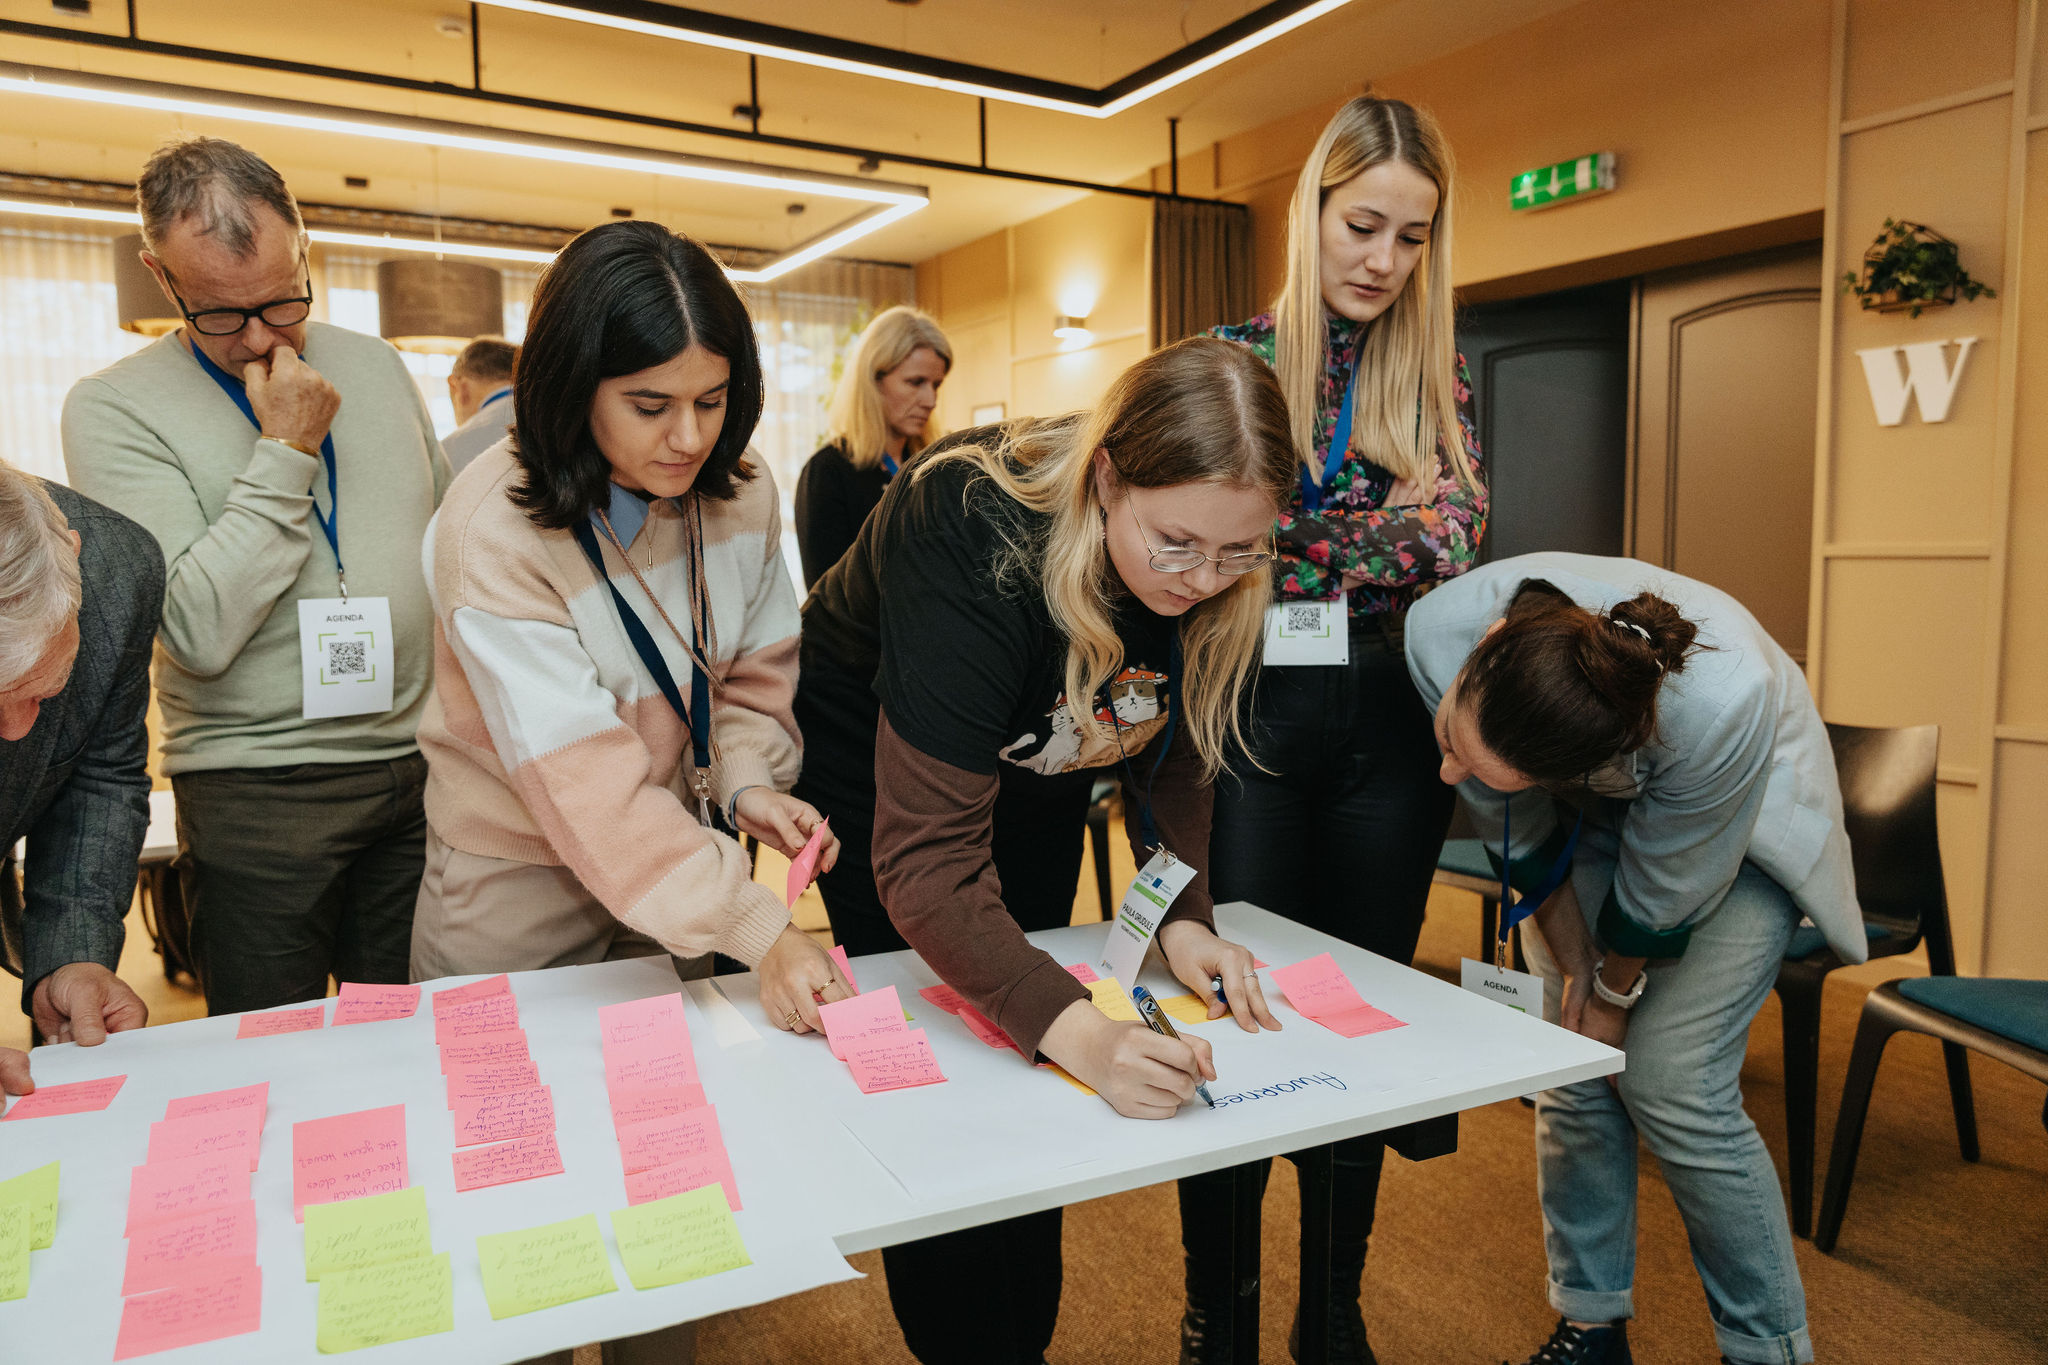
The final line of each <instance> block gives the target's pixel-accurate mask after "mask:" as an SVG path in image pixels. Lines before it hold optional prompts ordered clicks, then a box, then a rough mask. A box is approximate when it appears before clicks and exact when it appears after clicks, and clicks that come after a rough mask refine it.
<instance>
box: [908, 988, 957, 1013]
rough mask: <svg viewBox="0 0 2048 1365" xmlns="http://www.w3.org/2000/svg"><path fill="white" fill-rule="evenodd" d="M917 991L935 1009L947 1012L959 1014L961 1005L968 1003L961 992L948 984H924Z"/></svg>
mask: <svg viewBox="0 0 2048 1365" xmlns="http://www.w3.org/2000/svg"><path fill="white" fill-rule="evenodd" d="M917 993H918V994H919V995H921V996H923V997H924V998H925V999H926V1000H927V1001H929V1002H930V1003H931V1005H932V1007H933V1008H934V1009H940V1010H944V1011H945V1012H946V1013H947V1014H958V1013H959V1012H960V1007H961V1006H962V1005H964V1004H966V1003H967V1002H966V1001H965V1000H964V999H962V998H961V996H960V992H958V991H956V990H954V989H953V988H952V987H951V986H947V985H938V986H924V987H921V988H920V989H919V990H918V992H917Z"/></svg>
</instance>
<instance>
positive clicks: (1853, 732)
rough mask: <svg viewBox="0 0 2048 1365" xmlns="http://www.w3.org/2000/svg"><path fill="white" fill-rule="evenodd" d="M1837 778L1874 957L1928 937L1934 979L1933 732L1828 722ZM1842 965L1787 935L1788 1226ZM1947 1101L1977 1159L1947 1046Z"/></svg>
mask: <svg viewBox="0 0 2048 1365" xmlns="http://www.w3.org/2000/svg"><path fill="white" fill-rule="evenodd" d="M1828 739H1829V740H1830V741H1831V742H1832V744H1833V746H1834V751H1835V769H1836V771H1837V772H1838V773H1839V774H1840V776H1841V783H1842V814H1843V818H1844V822H1845V824H1846V826H1847V828H1848V834H1849V852H1850V856H1851V858H1852V859H1853V861H1854V864H1855V869H1856V898H1857V899H1858V900H1859V901H1860V902H1862V906H1863V932H1864V935H1865V936H1866V937H1867V938H1868V940H1869V942H1870V956H1871V957H1873V958H1880V957H1893V956H1896V955H1898V954H1900V953H1910V952H1912V951H1913V949H1915V948H1917V947H1919V946H1920V944H1921V942H1922V941H1923V940H1924V941H1925V942H1926V944H1927V965H1928V968H1929V970H1930V971H1931V972H1932V974H1933V975H1934V976H1937V977H1953V976H1955V974H1956V954H1955V943H1954V940H1953V939H1952V938H1951V937H1950V936H1949V926H1948V893H1947V890H1946V887H1945V885H1944V883H1943V881H1942V875H1941V842H1940V838H1939V836H1938V834H1937V831H1936V828H1935V818H1934V769H1935V759H1936V755H1937V754H1938V752H1939V750H1940V746H1941V727H1939V726H1936V725H1914V726H1905V727H1900V728H1896V729H1883V728H1869V727H1865V726H1860V725H1834V724H1830V725H1829V726H1828ZM1841 965H1842V960H1841V958H1839V957H1837V956H1836V955H1835V953H1834V950H1833V949H1831V948H1829V947H1828V945H1827V941H1826V940H1825V939H1824V938H1822V937H1821V932H1820V930H1818V929H1815V928H1812V927H1810V926H1806V925H1802V926H1800V927H1799V928H1798V929H1795V930H1794V931H1793V934H1792V942H1791V943H1790V945H1788V946H1787V947H1786V949H1785V960H1784V962H1783V963H1782V964H1781V965H1780V966H1779V968H1778V982H1777V991H1778V1001H1779V1004H1780V1005H1781V1007H1782V1010H1783V1015H1784V1030H1785V1038H1784V1046H1785V1138H1786V1144H1785V1145H1786V1149H1787V1154H1788V1163H1789V1165H1790V1166H1791V1185H1792V1198H1791V1213H1792V1230H1793V1231H1794V1232H1796V1233H1798V1234H1799V1235H1800V1236H1801V1237H1805V1236H1808V1235H1810V1234H1811V1233H1812V1230H1813V1144H1814V1137H1813V1128H1814V1110H1815V1107H1816V1104H1817V1096H1818V1092H1819V1089H1820V1001H1821V987H1822V985H1823V984H1824V983H1825V981H1826V980H1827V974H1828V973H1829V972H1831V971H1833V970H1834V969H1835V968H1837V967H1839V966H1841ZM1943 1051H1944V1053H1945V1055H1946V1058H1947V1062H1948V1085H1949V1099H1950V1101H1951V1103H1952V1105H1953V1107H1954V1109H1955V1115H1956V1136H1957V1139H1958V1140H1959V1141H1960V1143H1961V1144H1962V1149H1963V1159H1964V1160H1966V1161H1975V1160H1976V1159H1977V1115H1976V1110H1975V1109H1974V1108H1973V1107H1972V1105H1971V1103H1970V1071H1969V1061H1968V1057H1967V1054H1966V1053H1965V1052H1964V1050H1963V1048H1962V1047H1961V1046H1959V1045H1957V1044H1955V1043H1944V1044H1943Z"/></svg>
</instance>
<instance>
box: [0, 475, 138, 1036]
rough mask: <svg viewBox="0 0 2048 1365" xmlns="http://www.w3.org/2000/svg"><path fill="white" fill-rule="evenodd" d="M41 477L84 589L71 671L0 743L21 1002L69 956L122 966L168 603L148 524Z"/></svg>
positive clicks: (0, 845) (0, 813) (0, 827)
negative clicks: (21, 860)
mask: <svg viewBox="0 0 2048 1365" xmlns="http://www.w3.org/2000/svg"><path fill="white" fill-rule="evenodd" d="M43 486H44V488H46V489H47V490H48V491H49V494H50V497H51V498H52V499H54V500H55V502H56V504H57V509H58V510H59V511H61V512H62V513H63V514H64V516H65V519H66V520H67V521H69V522H70V523H71V529H72V530H74V531H76V532H78V535H79V541H80V544H79V551H78V569H79V577H80V579H81V580H82V584H81V587H82V592H81V600H80V604H79V610H78V660H77V662H76V663H74V664H73V665H72V668H71V677H70V679H69V681H67V682H66V683H65V684H64V690H63V691H61V692H59V693H58V694H57V695H56V696H54V697H51V698H50V699H49V700H48V701H46V702H44V703H43V705H42V710H41V712H40V713H39V714H38V715H37V716H36V723H35V724H34V725H33V726H32V727H30V729H29V732H28V733H27V734H26V735H24V736H22V737H21V738H20V739H18V740H16V741H14V742H13V743H6V742H0V850H5V849H7V848H11V847H12V846H13V844H14V841H15V840H17V839H20V838H22V837H23V836H26V837H27V839H28V866H27V868H26V869H25V876H24V878H23V887H22V891H23V915H22V942H21V944H20V953H21V958H22V961H21V963H20V964H19V965H20V967H21V970H22V1008H23V1009H24V1010H26V1009H27V1008H28V1003H29V995H30V993H31V992H32V991H33V990H34V989H35V984H36V982H38V981H40V980H41V979H42V978H43V977H45V976H47V975H48V974H49V973H51V972H53V971H55V970H57V968H59V967H62V966H64V965H65V964H66V963H71V962H97V963H99V964H101V965H102V966H104V967H107V968H113V967H115V966H117V965H118V964H119V963H120V960H121V941H122V937H123V932H122V921H123V920H124V919H125V918H126V917H127V914H128V903H129V901H130V900H132V899H133V898H134V895H135V865H136V862H137V860H138V858H139V857H140V856H141V853H142V840H143V836H144V835H145V834H146V833H148V830H149V771H148V768H147V766H146V765H147V761H148V757H149V734H148V730H147V728H146V725H145V720H144V717H145V715H146V713H147V711H148V709H149V657H150V647H151V643H152V641H153V640H154V638H155V636H156V628H157V619H158V617H159V615H160V614H161V613H162V611H163V601H164V557H163V552H162V551H161V550H159V549H158V548H157V543H156V540H155V538H154V537H152V536H151V535H150V534H149V532H147V531H145V530H143V529H142V527H140V526H138V525H136V524H135V523H134V522H132V521H130V520H128V518H126V517H124V516H122V515H121V514H120V513H118V512H115V511H112V510H110V509H108V508H105V507H102V506H100V505H99V504H98V503H96V502H94V501H92V500H91V499H90V498H87V497H84V496H82V495H81V494H78V493H74V492H72V491H71V490H70V489H69V488H66V487H64V486H63V485H62V484H54V483H47V482H46V483H45V484H44V485H43ZM8 948H9V949H10V951H9V952H8V953H7V954H6V956H7V957H8V958H9V959H11V958H12V956H13V952H12V949H13V948H14V945H12V944H9V945H8ZM7 965H8V966H9V967H10V969H12V968H13V967H15V966H16V965H17V964H15V963H14V962H12V961H11V960H10V961H9V962H8V964H7Z"/></svg>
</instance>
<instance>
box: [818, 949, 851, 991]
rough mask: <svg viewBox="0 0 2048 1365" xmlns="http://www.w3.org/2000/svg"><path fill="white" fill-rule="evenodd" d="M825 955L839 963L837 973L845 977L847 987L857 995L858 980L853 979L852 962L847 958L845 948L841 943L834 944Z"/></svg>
mask: <svg viewBox="0 0 2048 1365" xmlns="http://www.w3.org/2000/svg"><path fill="white" fill-rule="evenodd" d="M825 956H827V957H829V958H831V959H832V960H833V961H834V962H836V963H838V964H839V974H840V975H841V976H843V977H845V978H846V986H847V989H848V990H851V991H852V992H853V993H854V994H855V995H859V994H860V982H858V981H856V980H854V979H853V963H851V962H850V961H848V960H847V957H846V948H845V947H844V946H843V945H839V944H835V945H833V948H832V951H831V952H829V953H827V954H825Z"/></svg>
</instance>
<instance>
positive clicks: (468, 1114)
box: [455, 1085, 555, 1147]
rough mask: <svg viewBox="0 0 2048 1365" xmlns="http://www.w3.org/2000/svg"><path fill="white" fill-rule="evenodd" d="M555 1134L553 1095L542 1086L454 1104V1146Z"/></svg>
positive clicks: (464, 1100)
mask: <svg viewBox="0 0 2048 1365" xmlns="http://www.w3.org/2000/svg"><path fill="white" fill-rule="evenodd" d="M554 1131H555V1096H554V1091H553V1090H551V1089H550V1088H549V1087H547V1086H545V1085H536V1086H534V1087H532V1088H531V1089H527V1090H514V1091H511V1092H510V1093H508V1094H504V1095H477V1096H474V1097H469V1098H459V1099H457V1100H456V1101H455V1145H456V1146H457V1147H474V1146H476V1145H477V1144H478V1143H482V1142H503V1141H505V1140H506V1139H508V1138H522V1137H538V1136H540V1135H541V1134H542V1133H552V1132H554Z"/></svg>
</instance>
